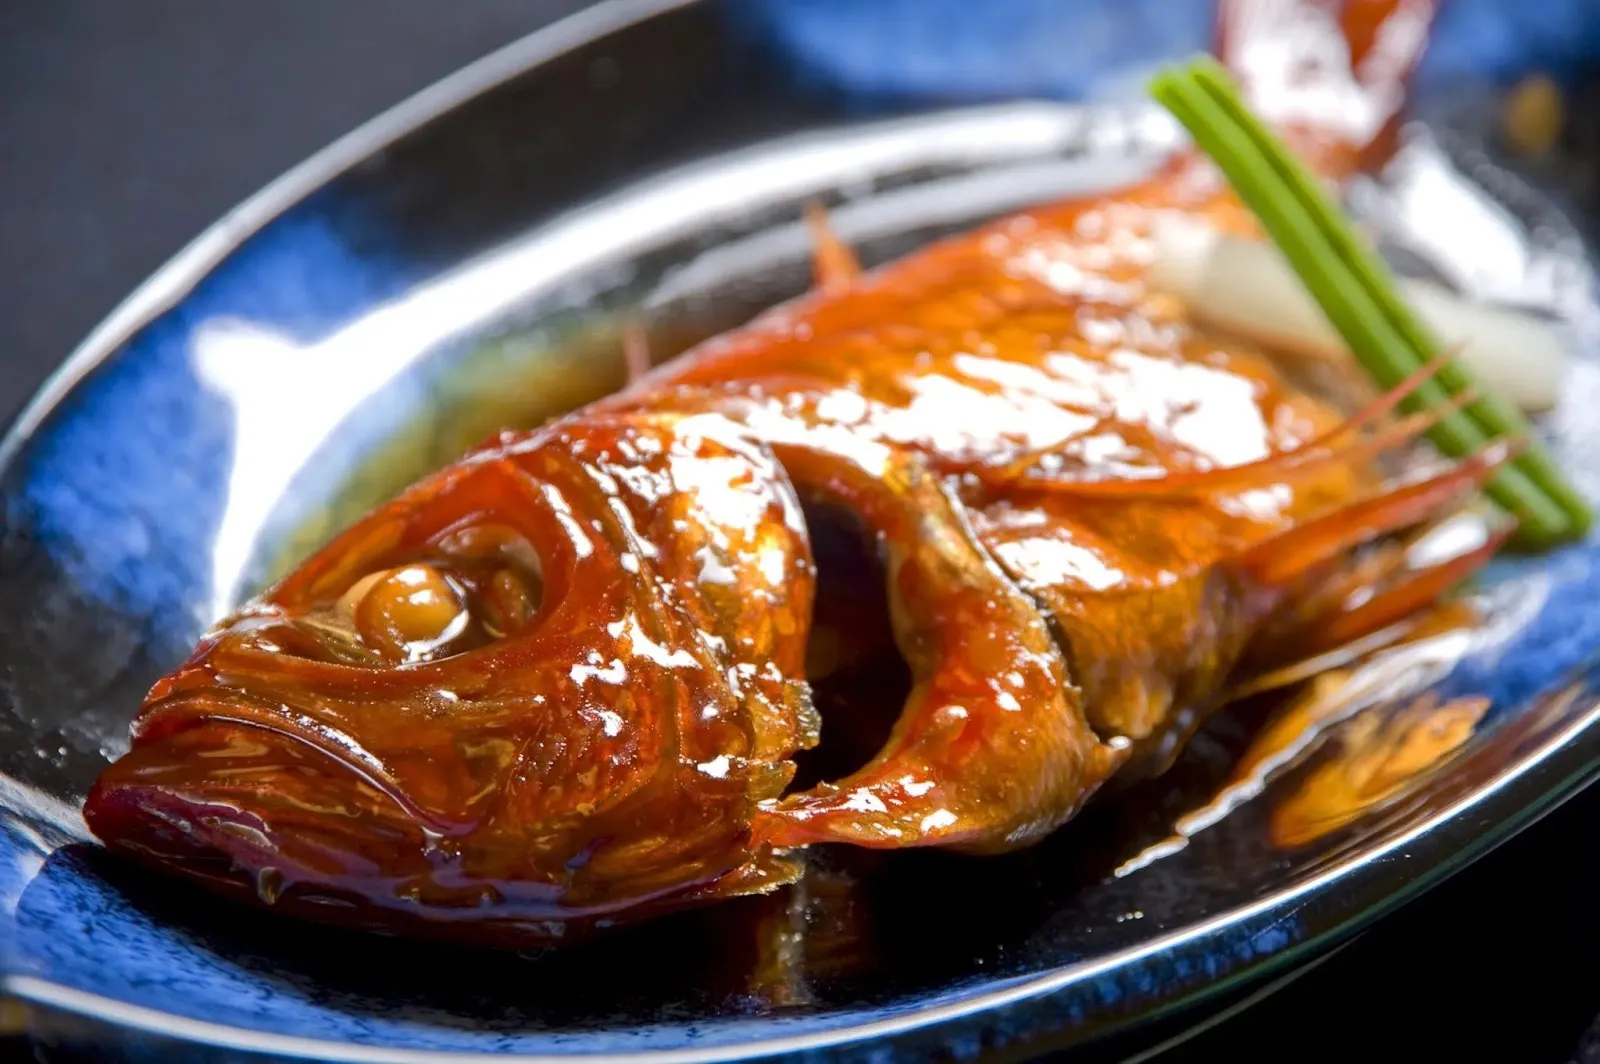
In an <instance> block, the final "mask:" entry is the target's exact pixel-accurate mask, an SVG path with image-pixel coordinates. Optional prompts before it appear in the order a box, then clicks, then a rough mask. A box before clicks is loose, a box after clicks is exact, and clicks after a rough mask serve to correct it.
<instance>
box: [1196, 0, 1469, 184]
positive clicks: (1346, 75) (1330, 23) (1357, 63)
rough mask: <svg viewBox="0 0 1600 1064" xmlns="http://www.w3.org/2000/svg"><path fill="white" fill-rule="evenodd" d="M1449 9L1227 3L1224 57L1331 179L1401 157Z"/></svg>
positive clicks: (1350, 0)
mask: <svg viewBox="0 0 1600 1064" xmlns="http://www.w3.org/2000/svg"><path fill="white" fill-rule="evenodd" d="M1441 2H1442V0H1218V3H1217V16H1216V17H1217V22H1216V43H1215V51H1216V54H1217V57H1218V59H1220V60H1221V61H1222V62H1223V63H1224V64H1225V65H1226V66H1227V67H1228V68H1229V70H1230V71H1231V72H1232V73H1233V75H1234V77H1235V78H1236V79H1237V80H1238V81H1239V83H1240V85H1241V88H1242V90H1243V92H1244V96H1245V100H1246V101H1247V102H1248V103H1249V105H1250V107H1251V109H1252V110H1254V111H1255V112H1256V113H1257V114H1259V115H1261V116H1262V117H1263V118H1265V119H1266V120H1267V121H1268V122H1270V123H1272V124H1273V125H1274V126H1275V127H1276V128H1277V129H1278V130H1280V131H1281V132H1282V134H1283V135H1284V136H1285V137H1286V138H1288V139H1289V140H1290V141H1291V142H1292V143H1294V144H1295V147H1296V148H1297V149H1298V150H1299V152H1300V154H1301V155H1302V157H1303V158H1305V159H1307V161H1308V162H1310V163H1311V164H1312V165H1313V166H1315V167H1316V168H1317V169H1318V170H1319V171H1320V172H1322V173H1323V174H1324V175H1325V176H1327V177H1330V178H1335V179H1337V178H1341V177H1344V176H1347V175H1349V174H1350V173H1353V172H1355V171H1357V170H1365V169H1372V168H1375V167H1378V166H1381V165H1382V164H1383V162H1385V161H1386V160H1387V159H1388V157H1389V156H1390V155H1391V154H1393V152H1394V149H1395V147H1396V143H1397V135H1398V131H1399V127H1400V122H1401V119H1402V115H1403V112H1404V109H1405V104H1406V98H1407V95H1408V93H1409V88H1410V83H1411V78H1412V76H1413V74H1414V73H1415V71H1416V69H1417V66H1418V64H1419V63H1420V62H1421V60H1422V56H1423V53H1424V52H1425V51H1426V49H1427V44H1428V33H1429V30H1430V28H1431V26H1432V23H1433V20H1434V17H1435V15H1436V14H1437V13H1438V10H1439V6H1440V3H1441Z"/></svg>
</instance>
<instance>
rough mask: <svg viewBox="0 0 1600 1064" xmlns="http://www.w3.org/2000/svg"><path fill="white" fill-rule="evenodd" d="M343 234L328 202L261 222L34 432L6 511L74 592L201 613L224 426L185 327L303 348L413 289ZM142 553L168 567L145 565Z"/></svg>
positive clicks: (402, 270) (217, 506)
mask: <svg viewBox="0 0 1600 1064" xmlns="http://www.w3.org/2000/svg"><path fill="white" fill-rule="evenodd" d="M350 224H351V220H350V219H349V218H348V217H341V212H339V211H338V210H337V204H333V203H326V202H319V201H312V202H309V203H307V204H304V205H303V206H302V207H301V208H300V209H299V210H296V211H295V212H293V213H292V214H290V215H287V216H285V217H283V218H280V219H278V220H277V221H275V222H274V223H273V224H272V225H270V226H268V227H267V228H266V229H265V230H263V231H262V232H261V233H259V234H258V235H257V236H255V237H254V238H252V239H251V240H249V241H247V242H246V243H245V244H244V245H243V246H242V247H240V248H239V249H238V250H237V251H236V252H235V253H234V254H233V255H230V256H229V257H228V259H227V260H226V261H225V262H223V263H222V264H221V265H220V266H219V267H218V268H217V269H216V270H215V271H214V272H212V273H211V274H210V275H208V276H207V277H206V278H205V279H204V280H203V281H202V282H201V283H200V284H199V285H197V286H196V287H195V289H194V290H193V291H192V292H191V293H189V295H188V296H187V297H185V298H184V299H183V300H182V301H181V302H180V303H179V304H178V305H177V306H175V307H173V308H172V310H171V311H169V312H168V313H166V314H163V315H161V316H160V317H159V318H157V319H156V320H155V321H153V322H151V323H150V324H149V325H148V326H147V327H145V328H144V329H143V330H141V331H140V333H139V334H138V335H137V336H135V337H133V338H131V339H130V340H129V341H128V344H127V345H126V348H125V354H124V355H123V357H120V358H118V359H116V360H114V361H113V362H111V363H109V364H107V365H105V366H104V367H102V368H101V369H99V370H98V371H97V372H95V373H93V374H92V375H91V376H90V377H89V378H88V379H87V380H85V381H84V382H83V383H82V384H81V385H80V386H79V387H78V388H76V389H75V390H74V391H73V393H72V396H71V398H70V399H69V400H68V401H67V402H66V403H64V404H63V406H62V409H61V410H60V412H59V413H58V415H57V416H56V417H55V418H53V419H52V420H51V423H50V424H49V426H48V427H46V428H45V429H44V430H43V431H41V432H38V433H36V434H35V435H34V437H33V440H32V445H31V446H30V448H29V450H28V452H27V457H26V461H25V463H24V464H23V467H22V469H21V475H20V479H21V482H22V484H23V490H22V491H21V492H20V493H19V494H20V498H18V499H17V500H16V501H17V503H18V504H20V505H21V506H23V507H25V508H26V509H27V512H28V520H29V521H30V523H31V527H32V528H33V530H34V533H35V534H36V535H37V536H38V537H39V538H40V539H41V540H42V541H43V543H44V544H45V545H46V547H47V549H48V550H49V551H50V552H51V554H52V556H53V557H56V558H58V559H60V561H61V563H62V564H63V565H65V566H68V567H69V571H70V574H71V577H72V579H73V580H74V581H76V582H77V583H78V584H79V585H80V586H81V587H82V588H83V590H84V591H85V592H87V593H88V594H90V595H92V596H94V597H95V598H97V599H99V600H101V601H103V602H104V603H105V604H106V605H107V606H110V607H113V608H116V609H121V610H128V611H132V612H136V613H141V614H145V615H148V616H150V617H151V618H152V619H153V620H155V621H156V622H157V623H167V624H171V623H172V622H173V620H174V618H176V617H179V616H181V615H182V613H183V612H184V611H189V610H194V609H197V608H200V607H201V605H202V603H204V602H205V600H206V596H207V595H209V594H210V591H211V588H210V584H209V581H210V573H209V572H207V571H206V570H205V567H204V563H205V562H206V561H207V560H208V547H209V544H210V542H211V539H212V537H213V536H214V535H215V532H216V522H217V519H218V517H219V515H220V512H221V508H222V504H223V503H224V501H225V494H226V490H225V476H226V473H227V471H228V468H229V465H230V462H231V459H232V445H233V419H232V413H231V411H230V410H229V408H228V406H227V404H226V402H225V401H224V399H223V398H222V397H221V396H219V395H217V394H215V393H214V392H212V391H210V390H208V389H207V388H206V387H205V385H204V384H203V383H202V382H201V381H200V380H199V379H198V378H197V375H196V372H195V368H194V365H193V361H192V358H191V353H192V349H193V344H194V339H195V333H196V330H197V329H198V328H199V327H200V326H202V325H203V324H205V323H208V322H217V321H229V322H237V323H240V324H242V325H251V324H253V325H257V326H261V327H267V328H270V329H271V330H272V331H273V332H276V333H278V334H280V335H283V336H285V337H286V338H289V339H292V340H294V341H297V342H302V343H309V342H313V341H315V340H316V339H319V338H320V337H322V336H324V335H326V334H327V333H328V332H331V331H332V330H333V329H335V328H336V327H338V326H339V325H342V324H345V323H346V322H348V321H350V320H351V319H352V318H354V317H355V316H356V315H357V314H358V313H359V312H360V311H362V310H366V309H370V308H371V307H372V306H374V305H375V304H376V303H378V302H379V301H380V300H382V299H383V298H384V297H385V296H387V295H392V294H394V293H396V292H399V291H401V290H403V288H404V287H405V286H406V285H407V284H408V283H409V282H411V281H413V280H414V279H415V278H414V271H412V272H408V270H407V268H406V266H405V264H404V263H402V262H396V261H386V260H382V259H379V258H377V257H375V256H372V255H371V254H367V255H358V254H356V253H355V252H354V251H352V249H351V247H350V246H349V239H348V237H347V235H346V232H345V231H342V230H348V228H349V226H350ZM307 383H308V386H309V383H310V382H307ZM157 527H159V528H160V535H159V536H157V535H155V534H154V529H155V528H157ZM152 554H157V555H167V556H170V560H169V562H168V563H167V564H160V565H151V564H149V559H150V558H151V556H152Z"/></svg>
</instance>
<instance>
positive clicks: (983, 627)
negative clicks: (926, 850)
mask: <svg viewBox="0 0 1600 1064" xmlns="http://www.w3.org/2000/svg"><path fill="white" fill-rule="evenodd" d="M780 458H781V459H782V460H783V463H784V465H785V467H786V468H787V469H788V470H789V473H790V476H791V477H793V478H794V479H795V481H796V483H797V485H800V486H801V487H802V489H803V490H810V491H813V492H822V493H827V494H831V495H833V496H834V497H835V500H836V501H838V502H840V503H842V504H843V505H845V506H847V507H849V508H850V509H852V510H854V511H855V512H856V513H858V514H859V515H860V516H861V517H862V519H863V520H864V522H865V523H866V524H867V526H868V527H870V528H871V529H872V530H873V531H874V532H876V533H877V534H878V536H879V537H880V539H881V540H882V542H884V543H885V544H886V545H887V552H888V566H887V568H888V583H889V588H888V591H889V599H890V610H891V613H892V615H893V617H894V618H895V637H896V642H897V643H898V644H899V647H900V650H901V653H902V654H903V655H904V656H905V658H906V660H907V662H908V663H909V664H910V666H911V671H912V676H913V681H914V682H913V687H912V691H911V695H910V697H909V698H908V699H907V701H906V704H905V707H904V708H903V709H902V711H901V713H900V716H899V718H898V720H897V722H896V724H895V726H894V729H893V731H892V733H891V734H890V736H889V739H888V741H887V742H886V743H885V744H884V746H883V748H882V750H880V751H879V753H878V754H877V756H876V757H874V758H873V760H872V761H871V762H869V763H868V764H867V765H866V766H864V767H863V768H862V769H860V770H859V771H857V772H855V773H852V774H851V775H850V776H848V777H846V778H845V779H842V780H839V781H835V782H831V783H824V784H821V785H819V786H818V787H815V788H813V789H812V790H809V791H805V792H802V793H799V794H793V795H789V796H788V797H785V798H782V799H780V800H779V801H778V802H776V803H774V804H773V805H772V806H770V807H768V808H767V809H765V810H763V811H762V812H761V813H759V814H758V815H757V821H756V831H757V833H758V835H760V836H762V837H763V838H765V839H767V840H768V841H771V842H772V843H773V844H774V845H779V846H795V845H804V844H807V843H812V842H847V843H851V844H854V845H857V846H866V847H873V848H897V847H903V846H953V847H959V848H962V849H968V850H974V851H1001V850H1008V849H1014V848H1016V847H1020V846H1023V845H1026V844H1027V843H1030V842H1033V841H1036V840H1037V839H1038V838H1040V837H1041V836H1043V835H1045V834H1047V833H1048V832H1050V831H1052V830H1054V829H1055V828H1056V827H1057V826H1059V825H1060V824H1061V823H1062V822H1064V821H1065V820H1066V819H1068V818H1069V817H1070V816H1072V815H1073V814H1074V813H1075V812H1076V811H1077V810H1078V809H1079V808H1080V807H1081V806H1082V804H1083V802H1084V801H1085V800H1086V799H1087V798H1088V797H1089V795H1090V794H1092V793H1093V792H1094V791H1095V790H1096V789H1098V787H1099V786H1100V785H1101V784H1102V783H1103V782H1104V781H1105V779H1106V778H1107V777H1108V776H1110V775H1111V773H1112V772H1113V771H1114V770H1115V769H1116V767H1117V766H1118V765H1119V764H1120V763H1121V762H1122V760H1123V759H1124V757H1125V756H1126V753H1125V751H1124V750H1122V749H1120V748H1118V747H1115V746H1111V745H1107V744H1105V743H1103V742H1101V740H1100V738H1099V737H1098V736H1097V735H1096V734H1095V733H1094V731H1093V730H1092V729H1091V728H1090V726H1089V723H1088V721H1087V720H1086V719H1085V716H1084V713H1083V707H1082V705H1081V704H1080V702H1079V698H1078V691H1077V688H1076V687H1074V686H1073V685H1072V684H1071V682H1070V680H1069V678H1068V673H1067V666H1066V662H1065V660H1064V659H1063V657H1062V655H1061V652H1060V650H1059V648H1058V647H1057V646H1056V643H1055V640H1054V638H1053V636H1052V634H1051V632H1050V629H1049V625H1048V623H1047V622H1046V620H1045V618H1044V616H1043V615H1042V613H1041V612H1040V610H1039V608H1038V606H1037V605H1036V604H1035V603H1034V602H1033V600H1032V599H1031V598H1030V597H1029V596H1028V595H1027V594H1026V593H1024V592H1023V591H1022V590H1021V589H1019V588H1018V587H1017V586H1016V585H1015V584H1014V583H1013V582H1012V581H1011V580H1010V578H1009V577H1007V576H1006V574H1005V573H1004V572H1003V571H1002V570H1001V569H1000V567H999V566H998V565H996V564H995V562H994V561H993V559H991V558H990V557H989V556H988V554H987V553H986V552H985V551H984V549H983V548H982V547H981V545H980V544H979V542H978V540H977V538H976V536H975V535H974V534H973V532H972V529H971V527H970V525H969V523H968V520H967V518H966V514H965V512H964V509H963V508H962V506H961V504H960V503H959V502H958V501H957V500H956V499H955V498H954V497H953V496H952V495H951V494H950V492H949V490H948V489H947V488H946V486H945V484H944V483H943V481H942V480H940V479H939V478H938V477H936V476H935V475H933V474H932V473H931V472H929V471H928V469H927V468H926V466H925V465H924V464H923V463H922V462H921V461H920V460H919V459H914V458H911V457H909V456H906V455H904V454H898V455H897V456H896V458H895V459H894V460H893V461H892V462H891V463H890V465H891V466H892V468H891V469H889V470H886V471H885V473H884V475H881V476H873V475H870V474H868V473H866V472H865V471H863V470H861V469H860V468H859V467H856V466H854V465H852V464H850V463H847V462H844V461H843V460H840V459H838V458H832V457H828V456H819V455H817V454H816V453H814V452H806V453H801V454H794V453H789V454H781V455H780ZM826 726H827V722H826V721H824V728H826Z"/></svg>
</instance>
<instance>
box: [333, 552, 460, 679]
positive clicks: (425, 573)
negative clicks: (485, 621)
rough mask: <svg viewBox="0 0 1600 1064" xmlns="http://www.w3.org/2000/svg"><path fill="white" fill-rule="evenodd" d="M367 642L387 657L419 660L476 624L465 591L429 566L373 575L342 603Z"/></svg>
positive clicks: (436, 569) (421, 565) (349, 593)
mask: <svg viewBox="0 0 1600 1064" xmlns="http://www.w3.org/2000/svg"><path fill="white" fill-rule="evenodd" d="M341 605H342V606H346V608H347V609H348V610H349V616H350V619H351V621H352V622H353V623H354V626H355V630H356V632H357V633H358V634H359V635H360V637H361V640H362V642H364V643H366V644H367V645H368V646H369V647H371V648H372V649H374V650H377V651H378V652H379V653H381V654H383V655H384V656H385V657H387V658H391V659H397V660H402V661H416V660H420V659H421V658H423V657H426V656H428V655H430V654H431V653H432V652H433V651H435V650H438V649H440V648H441V647H442V646H443V645H444V644H446V643H448V642H450V641H451V640H452V639H453V638H455V637H456V636H458V635H460V634H461V633H462V631H463V630H464V629H465V628H466V626H467V623H468V622H469V621H470V620H471V613H470V610H469V609H468V605H467V596H466V593H465V590H464V589H463V588H462V587H461V586H460V585H459V584H458V583H457V582H456V581H455V580H453V579H452V578H451V577H449V576H447V575H446V574H445V573H443V572H440V571H439V569H438V568H436V567H435V566H432V565H428V564H425V563H414V564H411V565H402V566H398V567H396V568H394V569H389V570H386V571H379V572H376V573H369V574H367V576H365V577H363V578H362V579H361V580H359V581H357V582H356V583H355V584H354V585H352V586H351V588H350V590H349V591H347V592H345V594H344V596H343V597H342V599H341Z"/></svg>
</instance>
